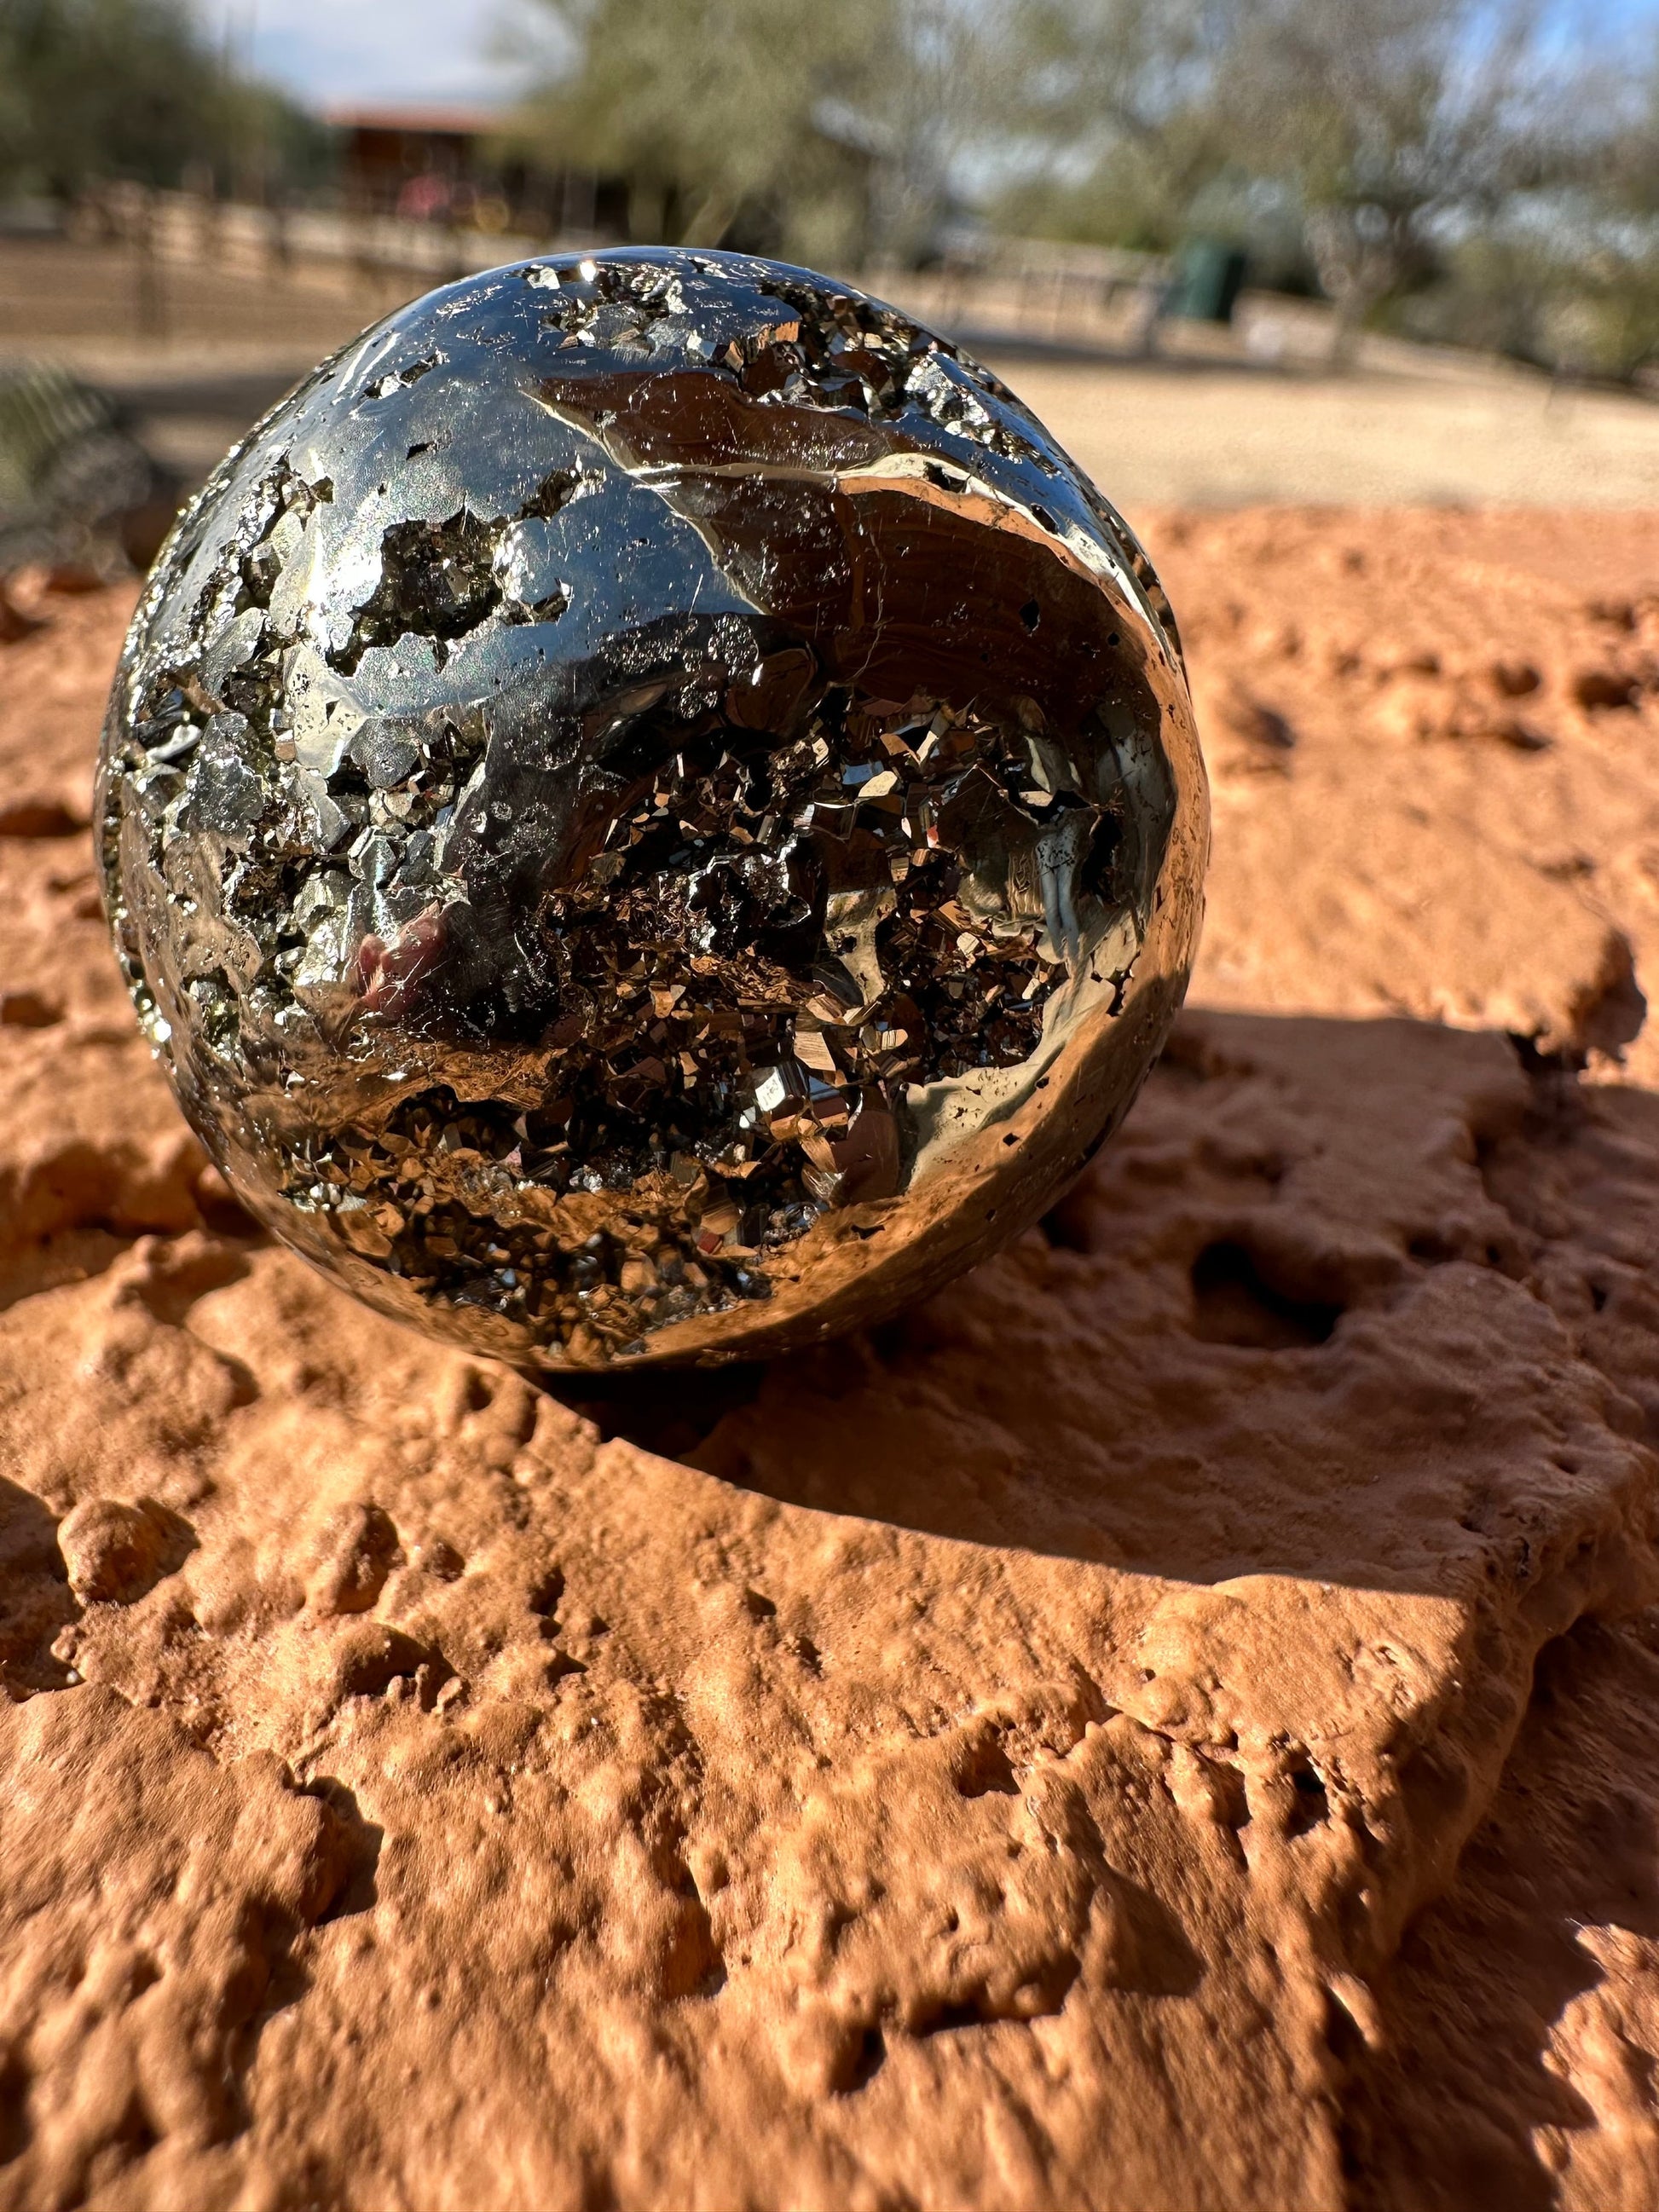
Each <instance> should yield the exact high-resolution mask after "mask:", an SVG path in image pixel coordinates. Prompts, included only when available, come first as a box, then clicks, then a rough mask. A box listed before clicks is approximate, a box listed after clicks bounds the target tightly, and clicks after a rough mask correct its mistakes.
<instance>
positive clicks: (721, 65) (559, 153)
mask: <svg viewBox="0 0 1659 2212" xmlns="http://www.w3.org/2000/svg"><path fill="white" fill-rule="evenodd" d="M541 4H542V5H543V6H544V8H546V9H548V10H549V12H550V15H552V17H553V18H554V20H555V21H556V24H557V26H558V27H559V29H560V31H561V32H562V33H563V35H564V38H565V40H566V41H567V42H568V59H567V61H566V63H565V65H564V66H563V68H562V70H560V71H559V72H558V74H557V75H556V76H555V77H554V78H553V79H552V81H551V82H549V83H547V84H546V85H544V88H543V89H542V90H541V91H540V92H539V93H538V94H537V95H535V97H534V98H533V99H532V100H531V101H530V102H529V103H527V105H526V109H525V111H524V114H523V116H522V118H521V124H520V128H521V131H522V132H523V134H524V136H525V137H526V141H527V143H530V144H531V145H532V146H534V147H535V148H536V149H538V151H540V152H541V153H542V155H543V156H544V158H548V156H549V155H551V156H552V157H553V158H556V159H557V160H558V161H572V160H574V161H584V162H586V163H588V164H590V165H592V167H597V168H602V169H606V170H609V171H611V173H616V174H620V175H623V176H625V177H626V178H627V179H629V185H630V189H631V194H632V199H633V210H632V212H631V216H630V228H631V229H632V230H633V233H634V234H635V237H641V238H643V237H668V238H671V239H674V240H678V241H679V242H682V243H686V244H700V245H717V244H719V243H720V242H721V241H722V240H738V241H740V242H744V243H749V242H753V243H767V244H771V245H775V246H779V247H781V250H782V251H784V252H787V253H789V254H792V255H794V256H796V257H797V258H800V259H802V260H805V261H808V262H811V263H815V264H829V265H835V264H841V265H843V266H845V265H848V264H852V265H856V264H858V263H859V262H860V261H861V260H862V259H864V258H866V255H867V254H868V253H869V252H876V253H878V254H892V255H905V254H909V253H914V252H916V251H918V250H920V248H921V246H923V245H925V243H926V240H927V234H928V233H929V232H930V230H931V229H932V228H933V225H934V223H935V222H936V219H937V216H938V213H939V208H940V206H941V204H943V202H944V200H945V197H946V195H947V193H948V191H949V185H950V177H951V167H952V164H953V162H954V161H955V160H956V159H957V156H958V155H959V154H960V151H961V149H962V148H963V145H964V144H966V143H969V141H971V140H972V139H973V137H975V135H976V133H977V132H978V131H981V129H982V128H983V125H984V118H985V114H986V112H987V103H988V102H989V100H990V99H991V97H992V94H993V92H994V83H993V78H992V72H991V70H990V69H989V67H988V65H987V59H986V57H987V54H988V52H989V51H990V50H991V48H992V47H993V46H994V44H995V40H996V36H997V33H996V30H995V27H994V23H993V22H992V21H991V20H990V19H991V15H992V14H994V11H987V9H984V8H983V7H981V6H978V5H975V4H974V0H838V4H836V5H833V6H826V5H824V4H823V0H541Z"/></svg>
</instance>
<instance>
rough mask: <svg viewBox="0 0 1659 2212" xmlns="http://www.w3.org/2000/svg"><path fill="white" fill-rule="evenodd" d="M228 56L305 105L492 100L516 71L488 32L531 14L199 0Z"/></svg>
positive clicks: (361, 3)
mask: <svg viewBox="0 0 1659 2212" xmlns="http://www.w3.org/2000/svg"><path fill="white" fill-rule="evenodd" d="M201 12H202V15H203V16H204V19H205V20H206V21H207V22H208V23H209V24H210V26H212V27H214V28H215V29H216V31H217V32H219V33H220V34H221V35H222V36H226V37H227V38H228V43H229V45H230V47H231V51H232V52H233V53H234V56H235V58H236V59H237V60H238V61H239V62H240V63H241V64H243V65H244V66H245V67H246V66H249V65H250V64H251V66H252V70H253V71H254V72H255V74H257V75H258V76H263V77H266V78H270V79H273V80H274V81H275V82H277V83H278V84H281V85H283V86H285V87H286V88H288V89H289V91H290V92H294V93H296V94H299V95H300V97H301V99H303V100H306V101H307V103H309V104H311V105H313V106H327V105H329V104H331V103H334V102H340V101H351V100H399V99H401V100H453V101H456V102H460V103H465V104H467V105H469V106H470V105H471V104H473V103H474V102H490V103H493V102H496V101H504V100H507V99H509V98H510V97H511V95H512V94H513V91H514V89H515V88H516V85H517V83H518V82H519V79H520V72H519V71H517V70H514V69H513V67H511V66H510V65H508V64H503V63H502V62H501V61H499V60H497V59H494V58H491V55H490V52H489V47H490V44H491V40H492V38H493V37H494V36H495V34H497V33H499V32H500V31H501V29H502V28H503V27H506V26H508V25H510V24H511V23H512V22H513V20H514V18H515V16H516V17H517V18H518V19H519V20H524V18H525V17H526V16H527V15H531V14H532V9H530V8H528V7H525V6H522V5H521V6H518V7H515V6H514V5H513V0H202V7H201Z"/></svg>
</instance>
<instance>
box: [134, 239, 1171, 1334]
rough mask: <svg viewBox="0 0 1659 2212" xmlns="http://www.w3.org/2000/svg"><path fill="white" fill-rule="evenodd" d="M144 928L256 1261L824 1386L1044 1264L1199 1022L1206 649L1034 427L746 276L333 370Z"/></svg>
mask: <svg viewBox="0 0 1659 2212" xmlns="http://www.w3.org/2000/svg"><path fill="white" fill-rule="evenodd" d="M98 819H99V824H100V836H101V844H102V860H103V869H104V877H105V884H106V896H107V901H108V907H109V914H110V919H111V923H112V928H113V930H114V933H115V938H116V941H117V945H118V951H119V954H120V957H121V960H122V962H123V964H124V966H125V971H126V975H127V979H128V981H129V983H130V985H131V990H132V993H133V996H134V999H135V1000H136V1001H137V1006H138V1009H139V1012H140V1016H141V1018H142V1019H143V1024H144V1025H145V1027H146V1029H147V1030H148V1031H149V1035H150V1036H151V1038H152V1040H153V1041H154V1042H155V1047H156V1048H157V1050H158V1052H159V1053H160V1054H161V1059H162V1060H163V1062H164V1063H165V1065H166V1066H167V1071H168V1073H169V1074H170V1076H171V1078H172V1080H173V1085H174V1087H175V1089H176V1090H177V1091H178V1094H179V1102H180V1103H181V1104H182V1106H183V1108H184V1110H185V1114H186V1115H188V1117H189V1119H190V1121H191V1123H192V1124H193V1126H194V1127H195V1128H196V1129H197V1132H198V1133H199V1134H200V1136H201V1138H202V1139H203V1141H204V1144H205V1145H206V1146H207V1148H208V1150H209V1152H210V1153H211V1155H212V1157H213V1158H214V1159H215V1160H216V1162H217V1163H218V1164H219V1166H220V1167H221V1168H222V1170H223V1171H224V1173H225V1175H226V1176H227V1177H228V1179H229V1181H230V1182H231V1184H232V1185H233V1187H234V1189H235V1190H236V1192H237V1194H238V1195H239V1197H240V1199H241V1200H242V1201H243V1202H244V1204H245V1205H246V1206H248V1207H249V1208H250V1210H251V1211H252V1212H254V1213H255V1214H257V1215H258V1217H259V1218H261V1219H262V1220H263V1221H264V1222H265V1223H267V1224H268V1225H270V1228H271V1229H273V1230H274V1231H276V1234H277V1235H278V1236H279V1237H283V1239H285V1240H286V1242H288V1243H289V1244H291V1245H293V1246H294V1247H295V1249H297V1250H299V1251H300V1252H302V1253H303V1254H305V1255H306V1256H307V1258H308V1259H311V1260H313V1261H315V1262H316V1263H317V1264H318V1265H319V1267H322V1268H323V1269H325V1271H326V1272H327V1273H329V1274H331V1275H332V1276H335V1277H337V1279H340V1280H342V1281H343V1282H344V1283H346V1284H347V1285H349V1287H350V1288H351V1289H352V1290H353V1291H356V1292H357V1294H358V1295H359V1296H360V1297H363V1298H365V1299H367V1300H368V1302H369V1303H370V1304H373V1305H375V1306H378V1307H379V1308H380V1309H381V1310H383V1311H385V1312H387V1313H390V1314H392V1315H394V1316H397V1317H398V1318H399V1319H401V1320H404V1321H408V1322H414V1323H416V1324H417V1325H419V1326H421V1327H423V1328H428V1329H430V1330H433V1331H435V1332H436V1333H438V1334H441V1335H443V1336H446V1337H448V1338H451V1339H453V1340H458V1341H459V1342H461V1343H464V1344H466V1345H470V1346H474V1347H475V1348H477V1349H478V1350H481V1351H486V1352H495V1353H498V1354H500V1355H501V1357H503V1358H508V1359H512V1360H515V1361H517V1362H519V1363H520V1364H525V1365H532V1366H540V1367H543V1368H545V1369H550V1370H559V1369H595V1368H604V1367H607V1366H610V1365H611V1364H613V1363H628V1362H632V1363H634V1364H647V1363H659V1362H668V1361H696V1362H700V1363H703V1364H709V1363H714V1362H718V1361H722V1360H727V1359H732V1358H751V1357H756V1356H759V1355H762V1354H765V1353H770V1352H775V1351H778V1350H781V1349H782V1348H785V1347H787V1346H793V1345H799V1344H801V1343H804V1342H810V1341H812V1340H817V1339H820V1338H823V1337H825V1336H829V1335H832V1334H837V1333H839V1332H840V1331H842V1330H843V1329H847V1328H852V1327H854V1326H856V1325H857V1324H859V1323H860V1322H867V1321H871V1320H873V1319H875V1318H878V1316H881V1315H883V1314H884V1313H888V1312H890V1311H891V1310H894V1309H896V1307H898V1306H900V1305H901V1304H903V1303H905V1302H906V1301H908V1300H910V1299H913V1298H915V1297H919V1296H921V1295H922V1294H924V1293H926V1292H927V1291H932V1290H933V1289H936V1288H937V1287H938V1286H939V1285H940V1284H941V1283H943V1282H944V1281H945V1280H946V1279H948V1278H949V1277H950V1276H951V1275H952V1274H954V1273H957V1271H958V1270H959V1269H961V1268H963V1267H967V1266H968V1265H969V1264H970V1263H971V1262H972V1261H975V1260H977V1259H979V1258H981V1256H982V1255H985V1254H986V1253H987V1252H989V1251H991V1250H993V1249H994V1248H995V1247H996V1246H997V1245H999V1244H1000V1243H1003V1242H1004V1241H1005V1240H1006V1238H1008V1237H1011V1236H1013V1235H1015V1234H1016V1233H1018V1231H1020V1230H1021V1229H1023V1228H1024V1227H1026V1226H1028V1225H1030V1223H1031V1222H1032V1221H1033V1220H1035V1219H1036V1217H1037V1216H1038V1215H1039V1214H1041V1213H1042V1212H1043V1211H1044V1209H1045V1208H1046V1207H1047V1206H1048V1205H1049V1204H1050V1203H1051V1202H1052V1201H1053V1200H1054V1197H1055V1196H1056V1194H1058V1192H1059V1191H1060V1189H1061V1188H1063V1186H1064V1185H1065V1184H1066V1182H1067V1181H1068V1180H1069V1178H1070V1177H1072V1176H1073V1175H1074V1174H1075V1173H1076V1172H1077V1170H1078V1169H1079V1166H1080V1165H1081V1164H1082V1163H1083V1162H1084V1160H1085V1158H1087V1156H1088V1154H1089V1152H1090V1151H1091V1148H1092V1147H1093V1146H1094V1145H1095V1144H1096V1143H1097V1141H1098V1140H1099V1139H1100V1138H1101V1137H1102V1136H1103V1134H1104V1133H1106V1132H1107V1131H1108V1130H1109V1129H1110V1128H1111V1127H1114V1126H1115V1123H1116V1122H1117V1121H1118V1120H1119V1119H1121V1116H1122V1115H1123V1114H1124V1112H1125V1111H1126V1110H1127V1107H1128V1105H1129V1103H1130V1102H1131V1100H1132V1099H1133V1097H1134V1094H1135V1092H1136V1091H1137V1089H1138V1088H1139V1085H1140V1083H1141V1080H1142V1079H1143V1078H1144V1077H1145V1075H1146V1072H1147V1069H1148V1067H1149V1066H1151V1064H1152V1060H1153V1058H1154V1057H1155V1055H1156V1054H1157V1053H1158V1048H1159V1046H1160V1045H1161V1043H1162V1042H1163V1040H1164V1035H1165V1032H1166V1030H1168V1027H1169V1024H1170V1020H1171V1018H1173V1016H1174V1014H1175V1012H1176V1007H1177V1006H1179V1004H1180V1001H1181V998H1182V992H1183V990H1184V989H1185V987H1186V982H1187V976H1188V969H1189V967H1190V964H1191V960H1192V956H1193V951H1194V940H1195V938H1196V935H1197V931H1198V925H1199V917H1200V906H1201V897H1202V881H1203V873H1204V864H1205V858H1206V845H1207V805H1206V790H1205V782H1204V772H1203V767H1202V763H1201V762H1200V755H1199V749H1198V744H1197V740H1196V737H1195V734H1194V726H1193V717H1192V709H1191V706H1190V703H1189V701H1188V693H1187V687H1186V683H1185V680H1184V677H1183V673H1182V661H1181V653H1180V647H1179V643H1178V641H1177V638H1176V629H1175V624H1174V622H1173V620H1172V618H1171V617H1170V608H1169V605H1168V602H1167V601H1166V599H1164V594H1163V592H1162V591H1161V590H1160V588H1159V586H1158V581H1157V579H1156V578H1155V577H1154V575H1153V574H1152V568H1151V567H1150V565H1149V563H1148V562H1147V560H1146V556H1145V555H1144V554H1143V553H1142V551H1141V550H1140V549H1139V546H1138V545H1137V544H1136V543H1135V540H1134V538H1133V536H1132V535H1131V534H1130V532H1129V531H1128V529H1127V526H1125V524H1124V523H1123V522H1122V521H1121V520H1120V518H1119V517H1118V516H1117V514H1116V513H1115V512H1114V511H1113V510H1112V508H1111V507H1109V506H1108V505H1107V503H1106V502H1105V501H1104V500H1103V499H1102V498H1101V496H1100V495H1099V494H1098V493H1097V491H1096V490H1095V489H1093V487H1092V486H1091V484H1090V483H1088V482H1087V481H1086V479H1085V477H1083V476H1082V475H1081V474H1080V473H1079V471H1078V470H1077V469H1076V468H1075V467H1074V466H1073V464H1072V463H1071V462H1070V461H1068V460H1067V459H1066V456H1065V455H1064V454H1063V453H1061V452H1060V449H1059V447H1057V446H1056V445H1055V444H1054V441H1053V439H1052V438H1050V437H1049V436H1048V433H1047V432H1046V431H1045V430H1044V429H1043V428H1042V425H1041V424H1040V423H1039V422H1036V420H1035V419H1034V418H1033V416H1030V414H1029V413H1028V412H1027V411H1026V410H1025V409H1024V408H1023V407H1022V406H1021V405H1020V404H1018V401H1017V400H1015V399H1014V398H1013V397H1012V394H1011V393H1009V392H1007V391H1006V389H1005V387H1004V386H1002V385H1001V384H1000V383H999V382H998V381H997V380H996V379H995V378H994V377H993V376H990V375H988V374H987V373H986V372H985V371H984V370H983V369H981V368H978V367H976V366H975V364H974V363H973V362H970V361H969V360H967V359H966V358H964V357H963V356H962V355H961V354H960V353H958V352H957V350H956V349H954V348H953V347H951V346H950V345H948V344H946V343H945V342H944V341H943V340H941V339H939V338H936V337H931V336H930V335H929V334H928V333H927V331H922V330H920V329H918V328H917V327H916V325H915V324H913V323H911V322H909V321H908V320H907V319H905V318H904V317H903V316H902V315H901V314H898V313H895V312H894V310H892V309H891V308H890V307H883V306H881V305H879V304H878V302H877V301H872V300H870V299H866V298H865V297H864V296H862V295H860V294H858V293H856V292H852V291H849V290H848V289H846V288H844V287H842V286H838V285H835V284H832V283H829V282H828V281H827V280H825V279H824V278H823V277H819V276H811V275H810V274H809V273H807V272H806V271H805V270H799V269H793V268H787V267H783V266H781V265H780V264H775V263H773V262H768V261H762V260H756V259H752V258H747V257H744V256H738V255H731V254H717V253H701V252H665V251H654V250H653V251H641V252H614V253H605V254H603V255H595V256H593V257H592V258H583V259H576V258H562V257H553V258H547V259H544V260H538V261H532V262H526V263H523V264H519V265H517V266H514V267H510V268H505V269H497V270H491V271H490V272H489V273H488V274H487V275H484V276H477V277H471V278H469V279H467V280H466V281H465V282H463V283H458V284H452V285H449V286H447V287H446V288H445V289H442V290H441V291H437V292H434V293H431V294H429V295H428V296H427V297H426V298H425V299H423V300H421V301H416V304H415V305H414V306H412V307H406V308H404V310H402V312H401V313H398V314H395V315H393V316H392V317H390V318H389V319H387V320H386V322H383V323H381V324H380V325H377V326H376V327H375V328H374V330H372V331H369V332H368V334H367V335H366V336H365V337H362V338H360V339H358V340H357V341H356V343H354V344H352V345H349V346H348V347H346V348H345V349H343V351H342V352H340V353H339V354H337V355H336V356H334V358H333V359H332V360H331V361H329V362H325V364H324V366H323V367H322V368H319V369H318V370H317V371H316V373H315V374H313V376H311V377H310V378H309V379H308V380H307V381H306V382H305V383H304V384H302V385H301V386H300V388H299V389H298V390H297V391H296V392H294V393H292V394H291V395H290V396H289V398H287V399H285V400H283V402H282V404H280V405H279V406H278V407H276V409H275V410H273V411H272V412H271V413H270V415H269V416H266V418H265V420H264V422H262V423H261V424H260V425H259V426H258V428H257V429H255V430H254V431H253V432H252V434H251V435H249V436H248V437H247V438H246V439H245V440H244V441H243V442H242V444H241V445H240V446H239V447H237V448H236V449H235V451H234V453H232V454H231V455H230V456H229V457H228V459H227V460H226V461H225V462H224V464H223V465H222V466H221V467H220V469H219V470H218V471H217V472H216V474H215V475H214V477H213V478H212V479H211V481H210V483H208V485H207V486H206V488H205V489H204V491H203V492H202V494H201V495H200V497H199V498H198V499H197V501H195V503H194V505H193V506H192V507H191V508H190V510H189V511H188V513H186V514H185V517H184V518H183V520H181V522H180V524H179V527H178V529H177V531H176V532H175V533H174V535H173V538H172V539H171V541H170V542H169V544H167V547H166V548H165V550H163V553H162V556H161V560H160V562H159V563H158V565H157V567H156V569H155V574H154V575H153V576H152V577H151V579H150V582H149V588H148V589H147V591H146V592H145V594H144V597H143V603H142V605H140V607H139V609H138V612H137V617H136V619H135V621H134V623H133V625H132V630H131V635H130V637H129V639H128V641H127V647H126V651H125V656H124V658H123V659H122V662H121V666H120V670H119V672H118V676H117V678H116V683H115V688H114V691H113V694H112V698H111V702H110V708H109V716H108V720H107V724H106V732H105V742H104V754H103V764H102V769H101V774H100V802H99V811H98Z"/></svg>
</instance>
